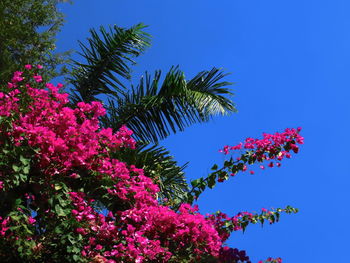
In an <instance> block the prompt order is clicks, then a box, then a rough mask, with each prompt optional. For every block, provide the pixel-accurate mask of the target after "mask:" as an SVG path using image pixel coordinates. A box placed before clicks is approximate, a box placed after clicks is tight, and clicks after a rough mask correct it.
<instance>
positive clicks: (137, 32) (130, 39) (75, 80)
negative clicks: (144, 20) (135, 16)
mask: <svg viewBox="0 0 350 263" xmlns="http://www.w3.org/2000/svg"><path fill="white" fill-rule="evenodd" d="M143 28H145V26H144V25H143V24H138V25H136V26H134V27H131V28H129V29H124V28H121V27H117V26H114V27H109V31H107V30H106V29H105V28H104V27H100V31H99V33H98V32H96V30H94V29H91V30H90V33H91V37H90V38H88V46H87V45H84V44H83V43H82V42H79V43H80V48H81V50H82V52H81V53H79V54H80V55H81V56H82V57H83V58H84V59H85V61H86V62H85V63H81V62H78V61H72V67H73V70H72V74H71V77H70V78H69V79H68V80H69V82H70V83H71V84H72V85H73V86H74V89H73V91H72V93H73V94H72V95H73V102H78V101H85V102H90V101H92V100H97V99H96V96H97V95H99V94H105V95H108V94H117V93H123V92H124V91H125V86H124V84H123V79H124V80H129V79H130V78H131V76H130V72H131V68H130V65H133V64H135V61H134V60H133V58H134V57H137V56H139V55H140V54H141V53H142V52H143V51H144V50H145V48H146V47H148V46H149V45H150V35H148V34H147V33H145V32H144V31H143Z"/></svg>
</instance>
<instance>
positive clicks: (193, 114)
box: [104, 67, 236, 143]
mask: <svg viewBox="0 0 350 263" xmlns="http://www.w3.org/2000/svg"><path fill="white" fill-rule="evenodd" d="M224 76H225V74H224V73H223V72H222V70H221V69H217V68H213V69H212V70H211V71H203V72H200V73H199V74H198V75H196V76H195V77H194V78H193V79H191V80H190V81H186V79H185V75H184V73H183V72H182V71H180V70H179V69H178V67H173V68H171V70H170V71H169V72H168V73H167V74H166V76H165V78H164V80H163V82H162V84H160V81H161V80H160V78H161V72H160V71H156V72H155V74H154V76H153V78H151V75H150V74H148V73H147V72H146V74H145V77H142V78H141V80H140V83H139V85H137V86H136V87H132V89H131V91H129V92H128V93H125V94H122V95H118V96H113V97H112V99H109V100H108V106H107V108H108V116H107V117H106V118H105V119H104V124H105V125H106V126H108V127H113V128H114V129H118V128H119V127H120V126H121V125H123V124H126V125H127V126H128V127H129V128H130V129H131V130H133V131H134V134H135V137H136V139H138V140H140V141H151V142H155V143H157V142H158V141H159V140H161V139H164V138H166V137H167V136H168V135H170V134H171V133H172V132H173V133H176V132H177V131H183V130H184V129H185V128H186V127H188V126H190V125H191V124H194V123H201V122H207V121H209V120H210V118H212V117H213V116H215V115H225V114H228V113H230V112H234V111H235V110H236V109H235V107H234V104H233V103H232V101H231V100H230V99H229V98H228V97H227V95H229V96H230V95H232V93H231V91H230V90H229V89H228V88H225V86H227V85H230V84H231V83H229V82H220V80H221V79H222V78H223V77H224Z"/></svg>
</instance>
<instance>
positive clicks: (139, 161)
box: [69, 24, 235, 204]
mask: <svg viewBox="0 0 350 263" xmlns="http://www.w3.org/2000/svg"><path fill="white" fill-rule="evenodd" d="M144 28H145V26H144V25H143V24H138V25H135V26H133V27H131V28H129V29H124V28H120V27H117V26H114V27H110V28H109V30H106V29H105V28H103V27H101V28H100V30H99V32H97V31H96V30H93V29H92V30H90V33H91V37H89V38H88V45H84V44H83V43H81V42H80V47H81V50H82V51H81V53H80V55H81V56H82V57H83V58H84V60H85V62H84V63H81V62H78V61H73V62H72V68H73V70H72V74H71V77H70V79H69V82H70V83H71V84H72V86H73V88H72V90H71V93H72V96H73V101H74V102H79V101H85V102H90V101H93V100H101V99H102V98H101V96H103V100H104V102H105V107H106V109H107V116H106V117H105V118H103V119H101V121H102V125H103V126H105V127H112V128H113V129H114V130H118V129H119V128H120V127H121V126H122V125H124V124H125V125H126V126H127V127H129V128H130V129H131V130H133V132H134V137H135V139H137V140H138V142H139V143H138V147H137V149H136V150H125V151H123V152H119V153H116V155H118V156H117V157H118V158H119V159H121V160H123V161H126V162H128V163H130V164H131V163H132V164H136V165H137V166H138V167H140V168H143V169H144V170H145V172H146V174H147V175H148V176H150V177H152V178H153V180H154V181H155V182H157V183H158V185H159V186H160V189H161V192H160V195H159V198H160V199H161V200H167V199H168V200H170V202H172V203H173V204H175V203H178V202H179V201H181V200H183V198H184V197H185V196H186V192H187V191H188V185H187V183H186V180H185V177H184V172H183V169H184V168H185V166H186V165H187V164H186V165H184V166H178V165H177V163H176V161H175V160H174V159H173V157H172V156H170V154H169V152H168V151H167V150H166V149H165V148H164V147H162V146H159V145H158V143H159V141H160V140H162V139H164V138H166V137H167V136H169V135H170V134H171V133H176V132H178V131H183V130H184V129H185V128H186V127H188V126H190V125H191V124H194V123H202V122H207V121H209V120H210V119H211V118H212V117H213V116H215V115H226V114H228V113H231V112H234V111H235V107H234V104H233V103H232V101H231V100H230V99H229V98H227V96H230V95H232V93H231V91H230V90H229V89H228V88H226V86H228V85H230V84H231V83H229V82H225V81H221V80H222V79H223V78H224V77H225V76H226V74H224V73H223V72H222V70H221V69H217V68H213V69H211V70H210V71H202V72H200V73H198V74H197V75H196V76H195V77H194V78H192V79H190V80H186V78H185V75H184V73H183V72H182V71H181V70H180V69H179V68H178V67H172V68H171V69H170V70H169V71H168V72H167V73H166V74H165V77H164V78H163V79H162V73H161V71H160V70H159V71H156V72H155V73H154V74H153V75H152V74H150V73H148V72H146V73H145V75H144V76H142V77H141V79H140V81H139V84H138V85H136V86H133V85H131V84H130V79H131V66H132V65H134V64H135V61H134V58H135V57H137V56H139V55H141V54H142V53H143V52H144V51H145V49H146V48H147V47H149V46H150V35H149V34H147V33H146V32H144V31H143V29H144ZM165 198H166V199H165ZM168 202H169V201H168Z"/></svg>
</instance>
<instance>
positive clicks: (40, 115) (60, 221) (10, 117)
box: [0, 65, 302, 263]
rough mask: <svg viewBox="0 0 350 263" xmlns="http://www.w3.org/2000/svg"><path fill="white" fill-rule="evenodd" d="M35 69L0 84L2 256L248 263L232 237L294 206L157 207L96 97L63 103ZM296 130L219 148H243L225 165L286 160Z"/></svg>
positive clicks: (130, 144) (296, 140) (154, 190)
mask: <svg viewBox="0 0 350 263" xmlns="http://www.w3.org/2000/svg"><path fill="white" fill-rule="evenodd" d="M40 69H41V66H40V65H38V66H36V67H35V66H32V65H26V66H25V71H24V72H21V71H17V72H15V73H14V76H13V78H12V80H11V82H9V83H8V85H7V86H6V87H1V88H0V160H1V162H0V170H1V172H0V189H1V191H0V202H2V203H1V204H2V205H1V209H0V244H1V246H0V256H1V257H2V256H4V255H7V254H6V253H8V252H7V250H14V251H18V255H16V257H15V258H14V260H15V261H23V260H24V261H25V260H26V259H29V258H30V259H31V260H37V261H38V262H41V261H45V260H46V259H48V258H50V260H51V259H52V260H53V261H54V262H56V261H67V262H72V261H74V262H107V263H116V262H125V263H131V262H137V263H142V262H144V263H146V262H199V261H201V260H203V259H208V261H212V260H216V261H218V262H222V263H224V262H239V261H246V262H250V261H249V257H248V256H247V255H246V254H245V252H244V251H239V250H237V249H231V248H228V247H226V246H224V242H225V241H226V240H227V239H228V237H229V235H230V233H231V232H232V231H236V230H240V229H243V230H244V228H245V227H246V225H247V224H248V223H256V222H261V221H262V220H269V221H270V222H274V221H278V216H279V214H278V213H279V212H282V211H284V212H287V213H288V212H290V211H291V208H287V209H280V210H276V211H263V212H262V213H261V214H259V215H258V214H251V213H248V212H243V213H239V214H238V215H236V216H234V217H228V216H227V215H225V214H223V213H219V214H217V215H211V216H207V217H204V216H203V215H202V214H200V213H199V212H198V208H197V207H196V206H192V205H190V204H187V203H186V202H183V203H181V204H180V205H179V206H178V209H174V208H170V207H168V206H165V205H162V204H160V202H159V200H158V198H157V195H158V193H159V191H160V190H159V187H158V185H157V184H156V183H155V182H153V181H152V179H151V178H149V177H147V176H146V175H145V174H144V171H143V170H142V169H139V168H137V167H135V166H134V165H130V164H126V163H125V162H123V160H118V159H115V158H114V157H113V156H115V155H114V153H116V152H118V151H120V150H122V149H123V148H130V149H134V148H135V141H134V139H133V138H132V131H130V130H129V129H128V128H127V127H126V126H122V127H121V128H120V129H119V130H118V131H113V130H112V129H111V128H102V127H101V126H100V118H101V117H103V116H104V115H105V114H106V111H105V109H104V108H103V106H102V104H101V103H100V102H91V103H84V102H79V103H77V104H76V105H72V104H70V102H69V98H68V94H66V93H62V92H61V88H62V85H60V84H59V85H57V86H55V85H53V84H50V83H47V84H45V83H43V78H42V77H41V75H40V74H39V71H40ZM298 132H299V130H294V129H287V130H286V131H285V132H284V133H281V134H275V135H264V139H262V140H255V139H247V140H246V141H245V143H244V144H240V145H237V146H233V147H229V148H224V152H225V153H228V152H229V151H230V150H238V149H241V148H244V149H246V150H249V152H246V153H245V154H243V155H242V156H241V157H240V159H239V160H237V161H238V162H240V163H238V164H235V163H234V162H233V161H232V160H231V162H232V163H230V165H231V170H232V169H233V168H232V165H235V168H234V169H236V170H237V171H238V170H242V171H244V170H245V169H246V168H245V163H247V162H251V161H252V160H253V162H254V161H255V160H257V161H259V162H260V161H263V160H274V159H276V160H279V161H280V160H282V159H283V158H284V157H287V158H288V157H289V151H290V150H293V151H294V152H295V153H296V152H298V146H297V145H296V144H300V143H302V137H301V136H299V134H298ZM282 148H283V149H282ZM227 167H229V165H228V164H227V165H225V168H227ZM214 170H215V169H214ZM231 172H232V171H231ZM213 174H214V176H211V177H209V179H210V180H207V181H206V180H204V179H203V180H199V181H198V182H197V183H196V184H193V185H194V186H195V187H198V188H200V189H204V188H205V187H206V185H208V186H209V187H210V186H211V184H212V181H213V179H214V182H215V179H216V176H218V178H219V179H221V178H222V177H223V175H222V173H221V171H220V173H216V172H214V173H213ZM203 182H204V184H203ZM196 191H197V190H196ZM196 191H195V193H196V194H198V193H197V192H196ZM190 196H191V193H190ZM191 202H192V200H191V199H189V200H188V203H191ZM288 209H289V210H288ZM2 247H3V248H5V247H6V248H10V249H7V250H6V249H3V248H2ZM12 256H13V255H12ZM268 262H269V261H268ZM271 262H275V261H271ZM276 262H279V261H276Z"/></svg>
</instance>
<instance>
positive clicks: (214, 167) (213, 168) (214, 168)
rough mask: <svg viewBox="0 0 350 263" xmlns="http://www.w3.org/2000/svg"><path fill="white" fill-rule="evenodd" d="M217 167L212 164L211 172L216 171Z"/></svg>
mask: <svg viewBox="0 0 350 263" xmlns="http://www.w3.org/2000/svg"><path fill="white" fill-rule="evenodd" d="M218 167H219V166H218V165H217V164H214V165H213V167H212V168H211V170H213V171H215V170H217V169H218Z"/></svg>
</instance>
